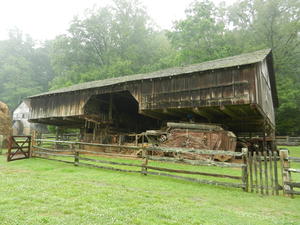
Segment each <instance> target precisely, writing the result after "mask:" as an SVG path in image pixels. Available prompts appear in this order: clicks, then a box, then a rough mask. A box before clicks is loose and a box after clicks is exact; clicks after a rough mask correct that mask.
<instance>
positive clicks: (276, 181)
mask: <svg viewBox="0 0 300 225" xmlns="http://www.w3.org/2000/svg"><path fill="white" fill-rule="evenodd" d="M273 159H274V186H275V194H276V195H279V183H278V168H277V159H278V155H277V152H276V151H275V152H274V158H273Z"/></svg>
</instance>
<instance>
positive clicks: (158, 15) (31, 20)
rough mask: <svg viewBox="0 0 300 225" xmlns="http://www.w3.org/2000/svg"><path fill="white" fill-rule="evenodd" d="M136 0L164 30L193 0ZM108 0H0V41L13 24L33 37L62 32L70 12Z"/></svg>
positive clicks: (76, 11)
mask: <svg viewBox="0 0 300 225" xmlns="http://www.w3.org/2000/svg"><path fill="white" fill-rule="evenodd" d="M140 1H141V2H142V3H143V4H144V5H145V6H146V8H147V10H148V13H149V15H150V16H151V17H152V18H153V20H154V21H155V23H156V24H157V25H158V26H159V27H161V28H164V29H168V28H171V27H172V21H174V20H178V19H182V18H184V10H185V9H186V8H187V7H188V6H189V4H190V3H191V2H192V1H193V0H140ZM213 1H214V2H215V3H219V2H220V1H221V0H213ZM109 2H111V0H0V40H1V39H5V38H7V32H8V30H9V29H10V28H14V27H17V28H19V29H20V30H22V31H23V32H24V33H26V34H29V35H30V36H31V37H33V39H35V40H46V39H52V38H54V37H55V36H56V35H58V34H62V33H64V32H65V31H66V29H67V28H68V26H69V24H70V21H71V20H72V18H73V16H74V15H78V14H82V12H83V11H84V9H87V8H92V7H93V6H105V5H107V4H109ZM226 2H232V0H230V1H228V0H227V1H226Z"/></svg>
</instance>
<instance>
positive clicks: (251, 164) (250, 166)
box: [248, 152, 253, 192]
mask: <svg viewBox="0 0 300 225" xmlns="http://www.w3.org/2000/svg"><path fill="white" fill-rule="evenodd" d="M248 169H249V175H250V192H253V157H252V153H251V152H249V156H248Z"/></svg>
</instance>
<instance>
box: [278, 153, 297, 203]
mask: <svg viewBox="0 0 300 225" xmlns="http://www.w3.org/2000/svg"><path fill="white" fill-rule="evenodd" d="M280 161H281V165H282V166H281V173H282V182H283V193H284V194H285V195H286V196H291V197H293V196H294V195H300V191H296V190H294V188H300V179H299V181H298V182H296V181H294V180H293V178H292V174H293V173H300V169H295V168H291V163H299V164H300V157H290V156H289V151H288V150H286V149H283V150H280Z"/></svg>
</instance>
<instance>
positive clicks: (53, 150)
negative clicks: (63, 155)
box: [32, 145, 74, 152]
mask: <svg viewBox="0 0 300 225" xmlns="http://www.w3.org/2000/svg"><path fill="white" fill-rule="evenodd" d="M32 147H33V148H36V149H39V150H43V151H49V152H74V151H73V150H68V149H65V150H63V149H62V150H57V149H52V148H44V147H40V146H36V145H33V146H32Z"/></svg>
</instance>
